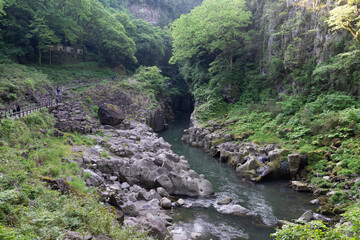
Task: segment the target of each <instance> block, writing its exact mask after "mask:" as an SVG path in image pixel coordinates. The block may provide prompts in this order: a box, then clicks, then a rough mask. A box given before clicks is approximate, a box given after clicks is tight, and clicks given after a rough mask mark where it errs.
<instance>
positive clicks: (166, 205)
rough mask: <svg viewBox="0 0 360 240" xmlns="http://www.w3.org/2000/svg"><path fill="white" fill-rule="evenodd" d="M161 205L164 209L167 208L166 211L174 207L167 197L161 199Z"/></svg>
mask: <svg viewBox="0 0 360 240" xmlns="http://www.w3.org/2000/svg"><path fill="white" fill-rule="evenodd" d="M160 205H161V207H162V208H165V209H170V208H171V207H172V204H171V201H170V199H168V198H166V197H164V198H162V199H161V201H160Z"/></svg>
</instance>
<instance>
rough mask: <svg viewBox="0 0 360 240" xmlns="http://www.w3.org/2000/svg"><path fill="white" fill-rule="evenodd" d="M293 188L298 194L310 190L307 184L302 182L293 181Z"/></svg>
mask: <svg viewBox="0 0 360 240" xmlns="http://www.w3.org/2000/svg"><path fill="white" fill-rule="evenodd" d="M291 186H292V187H293V188H294V189H295V190H296V191H298V192H309V191H310V188H309V187H308V186H307V184H306V183H303V182H300V181H291Z"/></svg>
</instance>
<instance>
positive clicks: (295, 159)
mask: <svg viewBox="0 0 360 240" xmlns="http://www.w3.org/2000/svg"><path fill="white" fill-rule="evenodd" d="M300 162H301V159H300V155H299V154H289V155H288V166H289V170H290V176H291V178H295V176H296V173H297V172H298V171H299V167H300Z"/></svg>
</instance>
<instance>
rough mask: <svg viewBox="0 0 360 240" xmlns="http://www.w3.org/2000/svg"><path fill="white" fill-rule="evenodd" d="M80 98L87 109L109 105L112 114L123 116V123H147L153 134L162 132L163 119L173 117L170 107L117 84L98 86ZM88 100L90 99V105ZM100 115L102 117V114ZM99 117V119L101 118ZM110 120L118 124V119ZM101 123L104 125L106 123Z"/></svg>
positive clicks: (134, 89)
mask: <svg viewBox="0 0 360 240" xmlns="http://www.w3.org/2000/svg"><path fill="white" fill-rule="evenodd" d="M81 97H82V99H83V103H84V104H85V105H87V106H88V108H92V107H93V105H95V106H99V107H101V106H105V105H109V106H110V105H111V106H113V107H112V108H113V110H114V111H112V112H113V114H114V115H121V116H123V120H124V121H125V122H128V121H130V120H134V119H135V120H138V121H139V122H144V123H147V124H148V125H149V126H150V127H151V128H152V129H153V130H154V131H155V132H160V131H162V130H164V129H165V124H166V120H165V119H167V118H170V117H171V116H172V115H173V113H172V110H171V107H168V106H167V104H166V103H161V102H154V100H152V99H150V97H149V96H147V95H146V94H144V93H142V92H140V90H138V89H136V88H125V87H124V86H122V85H121V84H120V85H118V84H117V83H109V84H98V85H96V86H94V87H92V88H89V89H88V90H86V91H84V92H82V93H81ZM88 99H91V104H89V100H88ZM154 106H155V107H154ZM100 115H101V116H102V114H100ZM100 115H99V117H101V116H100ZM112 119H113V120H114V122H119V121H116V119H118V118H114V117H113V118H112ZM100 120H101V119H100ZM103 122H104V123H106V121H103ZM120 122H122V120H121V121H120ZM110 125H114V124H110ZM115 125H116V124H115Z"/></svg>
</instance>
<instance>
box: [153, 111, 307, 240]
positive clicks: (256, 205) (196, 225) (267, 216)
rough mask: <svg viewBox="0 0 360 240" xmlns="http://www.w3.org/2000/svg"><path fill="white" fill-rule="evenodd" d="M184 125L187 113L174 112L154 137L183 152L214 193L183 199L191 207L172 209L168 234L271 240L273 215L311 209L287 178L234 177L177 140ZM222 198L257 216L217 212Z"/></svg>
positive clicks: (293, 214)
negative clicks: (252, 179) (254, 180)
mask: <svg viewBox="0 0 360 240" xmlns="http://www.w3.org/2000/svg"><path fill="white" fill-rule="evenodd" d="M188 127H189V114H182V115H178V116H177V118H176V120H175V121H174V122H171V123H170V126H169V129H168V130H166V131H164V132H162V133H160V134H159V136H160V137H163V138H164V139H165V140H166V141H167V142H169V143H170V144H171V145H172V149H173V151H174V152H175V153H176V154H178V155H183V156H185V157H186V159H187V160H188V161H189V164H190V166H191V168H192V169H194V170H195V171H196V172H198V173H199V174H204V175H205V177H206V179H208V180H209V181H210V182H211V183H212V184H213V186H214V190H215V192H216V193H215V196H214V197H213V198H209V199H186V201H187V203H192V204H193V206H195V207H191V208H178V209H175V211H174V213H173V216H172V217H173V221H174V229H173V231H172V232H173V233H175V234H183V235H184V234H185V233H186V236H187V238H190V237H198V236H199V235H201V237H199V238H197V239H214V240H215V239H223V240H226V239H253V240H262V239H270V233H272V232H274V225H275V224H276V223H277V220H278V219H285V220H291V219H295V218H299V217H300V216H301V215H302V214H303V213H304V212H305V211H306V210H309V209H314V207H313V206H312V205H310V203H309V202H310V200H311V199H312V197H311V195H308V194H305V193H298V192H295V191H293V190H292V189H291V188H289V187H288V186H287V181H275V182H266V183H261V184H259V183H258V184H254V183H251V182H244V181H242V180H240V179H238V178H237V176H236V173H235V170H233V169H231V168H230V167H228V166H227V165H225V164H222V163H220V162H219V161H218V159H215V158H213V157H211V156H209V155H208V154H206V153H205V152H204V151H203V150H201V149H197V148H193V147H190V146H189V145H187V144H185V143H183V142H181V137H182V134H183V130H184V129H186V128H188ZM225 197H231V198H232V199H233V203H236V204H239V205H241V206H243V207H246V208H247V209H249V210H251V211H253V212H254V213H255V214H256V217H240V216H232V215H225V214H221V213H219V212H218V211H217V210H216V209H215V208H214V207H213V205H214V204H215V203H216V202H217V201H218V200H220V199H223V198H225Z"/></svg>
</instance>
